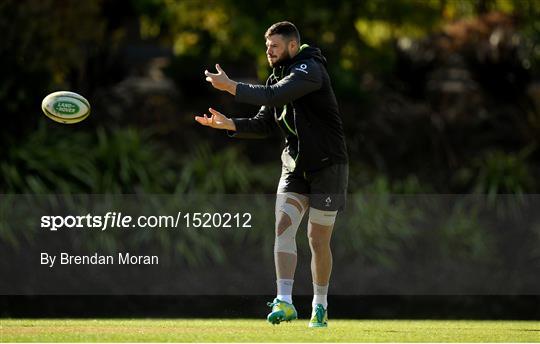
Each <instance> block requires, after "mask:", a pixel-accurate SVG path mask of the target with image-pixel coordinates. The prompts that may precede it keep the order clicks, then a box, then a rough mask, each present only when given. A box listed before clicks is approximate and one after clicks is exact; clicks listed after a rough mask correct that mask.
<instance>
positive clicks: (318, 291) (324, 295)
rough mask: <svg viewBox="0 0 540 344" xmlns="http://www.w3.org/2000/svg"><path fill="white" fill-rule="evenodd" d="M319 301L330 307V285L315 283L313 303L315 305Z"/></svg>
mask: <svg viewBox="0 0 540 344" xmlns="http://www.w3.org/2000/svg"><path fill="white" fill-rule="evenodd" d="M319 303H320V304H321V305H323V307H324V309H326V308H328V285H317V284H315V283H313V302H312V303H311V305H312V306H313V307H315V305H317V304H319Z"/></svg>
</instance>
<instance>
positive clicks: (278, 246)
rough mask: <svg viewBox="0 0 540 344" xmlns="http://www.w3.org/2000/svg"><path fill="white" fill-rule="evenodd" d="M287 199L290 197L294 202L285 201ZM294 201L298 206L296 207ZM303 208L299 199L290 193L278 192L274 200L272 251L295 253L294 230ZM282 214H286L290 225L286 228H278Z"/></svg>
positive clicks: (301, 215) (302, 213)
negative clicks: (274, 235) (274, 237)
mask: <svg viewBox="0 0 540 344" xmlns="http://www.w3.org/2000/svg"><path fill="white" fill-rule="evenodd" d="M287 199H292V200H294V201H295V204H290V203H287ZM296 203H298V205H299V206H300V208H301V210H299V209H298V207H297V205H296ZM304 213H305V209H304V207H303V206H302V202H301V201H300V199H299V198H298V197H297V196H295V195H294V194H291V193H285V194H279V195H278V196H277V200H276V240H275V242H274V252H285V253H291V254H296V232H297V231H298V226H300V222H302V217H303V216H304ZM283 216H288V217H289V219H290V225H289V226H288V227H287V228H278V226H280V222H281V219H282V217H283Z"/></svg>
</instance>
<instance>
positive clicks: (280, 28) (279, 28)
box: [264, 21, 300, 45]
mask: <svg viewBox="0 0 540 344" xmlns="http://www.w3.org/2000/svg"><path fill="white" fill-rule="evenodd" d="M272 35H282V36H283V37H285V38H287V39H295V40H296V41H297V42H298V45H300V32H298V29H297V28H296V26H294V24H293V23H291V22H288V21H281V22H278V23H275V24H272V26H270V27H269V28H268V30H266V33H265V34H264V38H268V37H270V36H272Z"/></svg>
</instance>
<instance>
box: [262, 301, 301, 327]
mask: <svg viewBox="0 0 540 344" xmlns="http://www.w3.org/2000/svg"><path fill="white" fill-rule="evenodd" d="M268 306H269V307H272V311H271V312H270V313H269V314H268V316H267V317H266V319H268V322H269V323H271V324H272V325H276V324H279V323H280V322H282V321H291V320H294V319H297V318H298V314H297V313H296V308H294V306H293V304H292V303H288V302H285V301H281V300H279V299H277V298H276V299H274V301H273V302H268Z"/></svg>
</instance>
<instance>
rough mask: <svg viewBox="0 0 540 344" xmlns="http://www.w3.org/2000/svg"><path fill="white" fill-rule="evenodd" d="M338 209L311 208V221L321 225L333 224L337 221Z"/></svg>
mask: <svg viewBox="0 0 540 344" xmlns="http://www.w3.org/2000/svg"><path fill="white" fill-rule="evenodd" d="M336 216H337V210H334V211H330V210H319V209H315V208H309V222H311V223H315V224H318V225H321V226H332V225H334V223H335V222H336Z"/></svg>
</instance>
